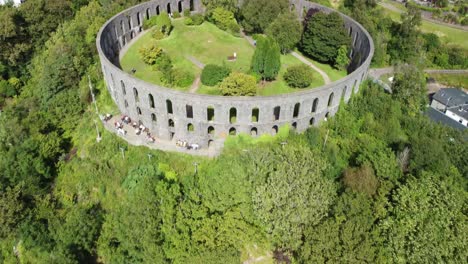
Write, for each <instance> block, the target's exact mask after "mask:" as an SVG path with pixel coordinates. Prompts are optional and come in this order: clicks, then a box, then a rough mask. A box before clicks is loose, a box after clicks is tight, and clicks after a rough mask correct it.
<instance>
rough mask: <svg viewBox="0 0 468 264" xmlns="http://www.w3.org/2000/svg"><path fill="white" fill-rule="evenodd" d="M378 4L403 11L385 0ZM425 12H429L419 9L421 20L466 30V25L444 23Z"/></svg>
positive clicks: (395, 10)
mask: <svg viewBox="0 0 468 264" xmlns="http://www.w3.org/2000/svg"><path fill="white" fill-rule="evenodd" d="M378 4H379V5H380V6H382V7H383V8H386V9H388V10H391V11H393V12H397V13H399V14H401V13H404V11H403V10H401V9H399V8H397V7H396V6H394V5H392V4H389V3H385V2H380V3H378ZM427 13H430V12H424V11H421V18H422V19H423V20H426V21H428V22H432V23H435V24H439V25H442V26H446V27H451V28H456V29H460V30H464V31H468V27H467V26H462V25H455V24H450V23H446V22H443V21H440V20H437V19H433V18H431V17H429V15H428V14H427Z"/></svg>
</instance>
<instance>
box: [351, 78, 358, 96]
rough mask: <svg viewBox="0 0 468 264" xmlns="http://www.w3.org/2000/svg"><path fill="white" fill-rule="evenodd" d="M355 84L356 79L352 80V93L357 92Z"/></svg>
mask: <svg viewBox="0 0 468 264" xmlns="http://www.w3.org/2000/svg"><path fill="white" fill-rule="evenodd" d="M356 84H357V80H354V84H353V91H352V92H353V93H357V89H356Z"/></svg>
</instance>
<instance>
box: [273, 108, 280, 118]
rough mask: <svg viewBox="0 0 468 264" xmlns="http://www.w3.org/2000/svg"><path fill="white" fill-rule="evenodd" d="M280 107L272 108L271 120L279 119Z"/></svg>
mask: <svg viewBox="0 0 468 264" xmlns="http://www.w3.org/2000/svg"><path fill="white" fill-rule="evenodd" d="M280 113H281V107H279V106H277V107H275V108H273V120H274V121H278V120H279V118H280Z"/></svg>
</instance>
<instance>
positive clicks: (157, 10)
mask: <svg viewBox="0 0 468 264" xmlns="http://www.w3.org/2000/svg"><path fill="white" fill-rule="evenodd" d="M160 13H161V12H160V11H159V6H157V7H156V15H157V16H159V14H160Z"/></svg>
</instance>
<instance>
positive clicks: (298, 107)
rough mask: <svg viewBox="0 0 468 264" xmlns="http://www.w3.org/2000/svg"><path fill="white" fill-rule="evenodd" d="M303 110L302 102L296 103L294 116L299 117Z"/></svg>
mask: <svg viewBox="0 0 468 264" xmlns="http://www.w3.org/2000/svg"><path fill="white" fill-rule="evenodd" d="M300 110H301V104H300V103H297V104H295V105H294V112H293V118H297V117H298V116H299V111H300Z"/></svg>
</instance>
